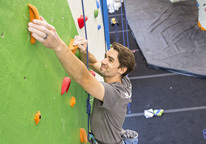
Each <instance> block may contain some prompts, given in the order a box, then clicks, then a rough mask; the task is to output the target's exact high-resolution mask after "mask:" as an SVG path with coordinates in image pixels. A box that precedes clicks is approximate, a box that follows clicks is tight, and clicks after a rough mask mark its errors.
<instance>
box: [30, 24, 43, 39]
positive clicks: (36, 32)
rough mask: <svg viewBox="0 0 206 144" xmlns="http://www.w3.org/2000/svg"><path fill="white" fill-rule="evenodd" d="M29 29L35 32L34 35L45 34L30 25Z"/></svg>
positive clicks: (41, 35) (40, 35)
mask: <svg viewBox="0 0 206 144" xmlns="http://www.w3.org/2000/svg"><path fill="white" fill-rule="evenodd" d="M29 31H30V32H33V33H35V34H36V35H38V36H39V37H41V38H44V37H45V36H46V33H44V32H41V31H39V30H37V29H34V28H32V27H29Z"/></svg>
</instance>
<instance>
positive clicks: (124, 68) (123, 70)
mask: <svg viewBox="0 0 206 144" xmlns="http://www.w3.org/2000/svg"><path fill="white" fill-rule="evenodd" d="M126 71H127V67H121V68H119V73H120V74H121V75H122V74H124V73H125V72H126Z"/></svg>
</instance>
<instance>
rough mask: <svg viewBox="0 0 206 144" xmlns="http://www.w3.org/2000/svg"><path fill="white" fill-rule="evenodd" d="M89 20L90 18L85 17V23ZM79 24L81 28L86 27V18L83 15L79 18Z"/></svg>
mask: <svg viewBox="0 0 206 144" xmlns="http://www.w3.org/2000/svg"><path fill="white" fill-rule="evenodd" d="M87 20H88V17H87V16H85V22H86V21H87ZM77 21H78V24H79V28H80V29H81V28H83V27H84V17H83V15H80V17H79V18H78V20H77Z"/></svg>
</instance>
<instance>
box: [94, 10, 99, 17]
mask: <svg viewBox="0 0 206 144" xmlns="http://www.w3.org/2000/svg"><path fill="white" fill-rule="evenodd" d="M98 15H99V10H98V9H96V10H94V17H95V18H96V17H98Z"/></svg>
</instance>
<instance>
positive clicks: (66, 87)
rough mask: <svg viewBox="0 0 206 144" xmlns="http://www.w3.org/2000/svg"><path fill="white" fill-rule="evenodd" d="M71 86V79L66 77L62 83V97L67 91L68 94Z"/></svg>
mask: <svg viewBox="0 0 206 144" xmlns="http://www.w3.org/2000/svg"><path fill="white" fill-rule="evenodd" d="M70 84H71V79H70V78H69V77H64V79H63V82H62V88H61V95H63V94H64V93H65V91H66V93H67V92H68V90H69V87H70Z"/></svg>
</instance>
